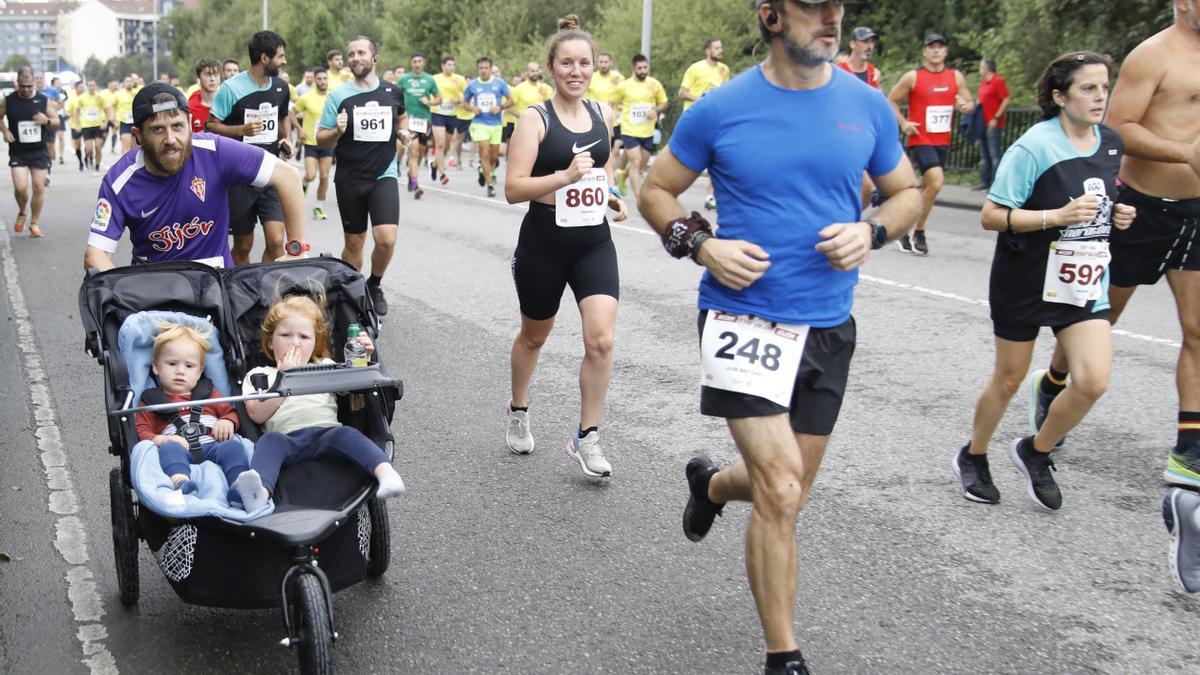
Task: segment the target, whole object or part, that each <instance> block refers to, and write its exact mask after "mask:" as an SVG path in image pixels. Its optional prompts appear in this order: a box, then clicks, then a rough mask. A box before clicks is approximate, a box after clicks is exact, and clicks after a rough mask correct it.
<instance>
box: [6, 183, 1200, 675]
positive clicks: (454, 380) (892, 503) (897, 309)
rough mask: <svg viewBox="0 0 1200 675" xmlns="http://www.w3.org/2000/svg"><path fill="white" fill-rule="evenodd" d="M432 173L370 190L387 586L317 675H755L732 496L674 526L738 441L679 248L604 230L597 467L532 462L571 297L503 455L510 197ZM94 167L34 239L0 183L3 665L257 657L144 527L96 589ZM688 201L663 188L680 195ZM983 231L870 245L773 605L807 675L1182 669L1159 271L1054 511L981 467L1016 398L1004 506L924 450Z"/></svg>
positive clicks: (559, 424)
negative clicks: (700, 345)
mask: <svg viewBox="0 0 1200 675" xmlns="http://www.w3.org/2000/svg"><path fill="white" fill-rule="evenodd" d="M426 178H427V177H426ZM452 178H453V182H452V184H451V186H450V188H449V189H448V190H441V189H436V190H435V189H430V190H428V191H427V192H426V195H425V197H424V198H423V199H422V200H420V201H415V202H414V201H413V200H412V199H411V197H410V196H409V195H408V194H407V193H403V192H402V193H401V199H402V209H401V210H402V214H401V220H402V224H401V230H400V246H399V253H398V255H397V257H396V260H395V261H394V263H393V265H392V267H391V269H390V270H389V272H388V275H387V278H386V280H385V286H386V289H387V292H388V296H389V298H390V299H391V306H392V310H391V314H390V315H389V316H388V317H387V322H386V324H385V326H384V334H383V338H382V339H381V340H380V349H381V350H382V351H381V356H382V359H383V360H384V362H385V363H387V364H388V367H389V368H390V369H391V370H392V372H394V373H397V374H399V375H400V376H401V377H403V379H404V380H405V384H406V396H405V398H404V400H403V401H402V402H401V403H400V405H399V407H398V409H397V414H396V419H395V422H394V424H393V428H394V430H395V432H396V433H397V436H398V459H397V467H398V469H399V471H400V472H401V474H402V475H403V476H404V477H405V480H406V482H407V484H408V489H409V491H408V494H407V495H405V496H403V497H401V498H399V499H396V500H393V501H391V502H389V509H390V515H391V522H392V566H391V569H390V571H389V572H388V574H387V575H386V577H385V578H383V579H382V580H380V581H377V582H367V583H363V584H361V585H359V586H356V587H354V588H352V589H348V590H346V591H343V592H341V593H338V594H337V595H336V597H335V608H336V618H337V623H338V626H337V628H338V630H339V632H340V634H341V636H342V639H341V640H339V642H338V643H337V646H336V649H335V656H336V663H337V666H338V668H339V670H341V671H342V672H414V673H432V672H439V673H440V672H461V671H486V672H520V673H533V672H536V673H542V672H545V673H559V672H714V673H752V672H756V671H757V670H759V669H760V668H761V650H762V645H761V637H760V629H759V625H758V620H757V616H756V614H755V611H754V605H753V601H752V599H751V597H750V593H749V590H748V587H747V584H746V581H745V576H744V570H743V553H742V551H743V532H744V528H745V524H746V520H747V517H748V514H749V507H748V505H740V504H735V505H732V506H730V507H729V508H728V509H726V512H725V517H724V518H722V519H720V520H719V521H718V522H717V524H716V525H715V527H714V529H713V531H712V533H711V534H710V535H709V537H708V538H707V539H706V540H705V541H704V542H702V543H700V544H692V543H690V542H688V541H686V540H685V539H684V537H683V536H682V533H681V531H680V525H679V517H680V512H681V509H682V507H683V504H684V503H685V501H686V488H685V483H684V481H683V466H684V463H685V462H686V461H687V459H688V458H689V457H691V456H692V455H693V454H695V453H696V452H698V451H704V452H707V453H709V454H710V455H712V456H713V457H714V459H716V460H717V461H718V462H719V463H722V464H724V463H728V462H730V461H732V460H733V459H734V457H735V455H736V451H735V450H734V448H733V446H732V443H731V441H730V439H729V437H728V434H727V432H726V431H725V430H724V427H723V424H722V423H721V422H719V421H717V420H712V419H708V418H704V417H702V416H700V414H699V412H698V405H697V379H698V373H697V358H696V336H695V291H696V285H697V280H698V278H699V269H698V268H697V267H696V266H694V265H692V264H691V263H687V262H679V261H674V260H672V259H671V258H670V257H668V256H666V255H665V254H664V253H663V251H662V249H661V246H660V245H659V243H658V241H657V239H656V238H655V237H653V236H649V235H648V233H647V228H646V226H645V224H644V223H643V222H642V221H640V220H639V219H638V218H637V217H636V216H635V217H633V218H631V220H630V221H628V222H627V223H624V224H622V226H621V227H616V228H614V230H613V237H614V240H615V242H616V246H617V249H618V252H619V255H620V265H621V276H622V297H621V311H620V318H619V322H618V327H617V346H616V364H615V368H614V374H613V381H612V388H611V391H610V394H609V398H608V408H607V412H606V418H605V423H604V425H603V429H602V434H603V442H604V447H605V451H606V454H607V455H608V457H609V459H610V461H611V462H612V464H613V466H614V475H613V477H612V479H611V480H609V481H603V482H599V481H593V480H589V479H586V478H585V477H584V476H583V475H581V474H580V472H579V471H578V468H577V467H575V465H573V464H572V463H569V461H568V459H567V458H566V456H565V454H564V452H563V447H564V445H565V443H566V441H567V438H568V437H569V436H568V434H569V433H570V432H571V430H572V429H573V428H574V425H575V423H576V421H577V420H576V415H577V407H578V402H577V401H578V389H577V384H576V382H577V373H578V367H579V360H580V357H581V355H582V343H581V337H580V326H579V319H578V313H577V312H576V311H575V310H574V308H573V307H572V306H571V305H572V303H570V302H569V296H568V298H567V299H566V301H564V304H563V310H562V312H561V313H560V315H559V324H558V326H557V327H556V329H555V332H554V334H553V335H552V336H551V338H550V341H549V342H548V344H547V346H546V348H545V350H544V354H543V356H542V360H541V364H540V365H539V368H538V371H537V374H536V376H535V380H534V385H533V395H532V408H531V414H532V420H533V430H534V433H535V436H536V438H537V442H538V449H537V451H536V452H535V453H534V454H533V455H531V456H528V457H518V456H515V455H512V454H511V453H509V452H508V450H507V449H506V448H505V446H504V440H503V409H504V405H505V403H506V401H507V396H508V353H509V348H510V345H511V340H512V337H513V335H514V334H515V332H516V329H517V327H518V324H519V316H518V310H517V302H516V297H515V293H514V291H513V288H512V283H511V277H510V273H509V260H510V257H511V254H512V249H513V246H514V244H515V242H516V237H517V232H518V228H519V225H520V221H521V217H522V214H523V208H521V207H514V206H509V205H506V204H504V203H502V201H501V200H499V199H493V200H488V199H486V198H484V197H482V190H481V189H480V188H478V187H477V186H476V185H475V182H474V176H473V175H472V174H470V173H468V172H452ZM98 182H99V177H98V176H93V175H91V174H90V173H89V174H86V175H82V174H79V173H78V172H76V171H75V170H74V169H73V168H72V167H71V166H70V165H68V166H66V167H56V168H55V172H54V182H53V185H52V186H51V188H50V193H49V194H50V198H49V200H48V204H47V206H46V212H45V215H44V217H43V219H42V222H43V226H44V227H45V229H46V232H47V236H46V237H45V238H44V239H41V240H32V239H29V238H28V236H27V235H24V234H22V235H14V234H12V232H11V223H12V220H13V217H14V215H15V207H14V204H13V201H12V198H11V192H10V182H9V180H8V178H7V177H4V178H0V220H2V221H3V227H4V229H5V230H7V234H4V235H0V252H2V253H3V256H2V257H3V265H4V272H5V276H4V278H0V283H3V285H4V292H3V293H0V305H3V310H4V315H5V318H6V320H5V321H3V322H0V378H3V379H2V381H3V382H5V383H6V386H5V387H4V389H3V393H0V477H2V479H0V514H2V515H0V551H3V552H5V553H6V554H8V556H9V557H10V560H9V561H0V672H12V673H24V672H53V673H71V672H83V671H86V670H91V671H92V672H114V671H117V670H119V671H123V672H127V673H133V672H222V671H224V672H232V671H239V672H287V671H289V670H292V669H294V668H295V657H294V654H292V653H290V652H288V651H287V650H285V649H283V648H281V647H279V646H277V645H276V643H277V641H278V640H279V639H280V638H281V637H283V629H282V626H281V624H280V622H279V619H278V615H277V612H275V611H233V610H219V609H207V608H200V607H193V606H188V605H185V604H183V603H182V602H181V601H180V600H179V599H178V598H177V597H176V596H175V595H174V593H173V592H172V591H171V589H170V588H169V586H168V584H167V583H166V581H165V579H163V577H162V575H161V574H160V573H159V571H158V570H157V566H156V563H155V562H154V559H153V557H152V556H151V555H150V553H149V551H148V550H147V549H145V548H144V547H143V551H142V555H141V575H142V597H141V601H140V604H139V606H138V607H137V608H136V609H134V610H127V609H125V608H123V607H122V606H121V605H120V603H119V602H118V600H117V585H116V577H115V572H114V569H113V554H112V547H111V544H110V541H111V528H110V524H109V505H108V488H107V474H108V471H109V469H110V468H111V467H113V466H115V465H116V462H115V459H114V458H113V457H111V456H109V455H108V453H107V452H106V446H107V439H106V434H105V431H104V422H103V410H102V405H103V403H102V398H101V370H100V368H99V366H98V365H97V364H96V363H95V361H93V360H91V359H90V358H89V357H87V356H86V354H85V353H84V352H83V349H82V339H81V338H82V330H81V325H80V322H79V318H78V316H77V306H76V291H77V288H78V284H79V282H80V279H81V272H80V258H81V254H82V250H83V246H84V242H85V241H86V238H87V231H88V223H89V220H90V215H91V212H92V209H93V207H94V203H95V194H96V187H97V185H98ZM330 192H331V194H330V200H329V206H330V207H331V208H330V216H331V219H330V220H329V221H328V222H312V223H310V239H311V240H312V241H313V242H314V245H315V248H316V249H317V250H320V251H329V252H333V253H337V252H338V251H340V239H341V235H340V232H339V228H338V226H337V224H336V223H337V222H339V221H338V218H337V215H336V208H335V203H334V199H333V195H332V190H331V191H330ZM702 199H703V191H702V189H701V188H699V187H697V188H694V189H693V190H692V191H691V192H689V193H688V194H687V196H686V199H685V205H687V206H689V207H690V208H699V207H700V202H701V200H702ZM993 241H994V238H993V235H990V234H988V233H985V232H983V231H982V230H981V229H980V227H979V224H978V214H977V213H975V212H971V211H968V210H962V209H951V208H941V207H939V208H938V209H937V210H936V211H935V213H934V215H933V218H932V221H931V225H930V245H931V247H932V249H933V253H932V254H931V255H930V256H929V257H928V258H918V257H914V256H911V255H907V254H903V253H900V252H899V251H897V250H896V249H895V248H894V247H890V248H888V249H886V250H884V251H881V252H878V253H877V254H874V255H873V256H872V258H871V260H870V261H869V263H868V264H867V266H866V268H865V269H864V271H863V281H862V283H861V284H860V286H859V289H858V295H857V302H856V309H855V315H856V317H857V320H858V326H859V345H858V350H857V354H856V356H855V360H854V364H853V370H852V373H851V380H850V389H849V392H848V395H847V399H846V403H845V407H844V408H843V411H842V416H841V420H840V422H839V425H838V428H837V431H836V432H835V435H834V438H833V441H832V443H831V446H830V449H829V452H828V454H827V457H826V460H825V463H824V465H823V467H822V472H821V475H820V477H819V478H818V481H817V485H816V488H815V490H814V492H813V495H812V498H811V500H810V503H809V507H808V509H807V510H806V511H805V512H804V513H803V514H802V515H801V518H800V521H799V526H798V535H797V536H798V541H799V543H800V550H801V567H800V570H799V573H798V579H799V586H800V601H799V603H798V605H797V610H796V621H795V624H796V630H797V633H798V635H799V637H800V640H801V644H802V646H803V649H804V651H805V654H806V656H807V657H808V659H809V662H810V665H811V666H812V668H813V669H814V671H815V672H896V671H900V672H922V673H924V672H968V671H969V672H976V671H997V672H1033V671H1044V672H1050V671H1056V672H1062V671H1072V672H1077V671H1103V672H1115V673H1120V672H1135V671H1136V672H1164V671H1172V670H1193V669H1194V668H1195V661H1194V656H1193V654H1194V639H1193V636H1194V632H1195V626H1196V621H1197V619H1198V618H1200V598H1192V597H1187V596H1185V595H1183V594H1181V593H1179V592H1178V591H1176V590H1175V588H1174V586H1173V584H1172V583H1171V582H1170V579H1169V574H1168V568H1167V558H1166V554H1167V537H1166V534H1165V531H1164V529H1163V526H1162V522H1161V518H1160V516H1159V501H1160V499H1161V497H1162V493H1163V484H1162V481H1161V470H1162V468H1163V466H1164V463H1165V459H1166V452H1167V450H1168V449H1169V447H1170V446H1171V445H1172V444H1173V442H1174V415H1175V405H1176V403H1175V401H1176V399H1175V390H1174V364H1175V359H1176V355H1177V351H1178V340H1179V330H1178V327H1177V324H1176V320H1175V312H1174V306H1173V303H1172V301H1171V298H1170V294H1169V291H1168V289H1167V288H1166V286H1165V284H1160V285H1159V286H1157V287H1153V288H1148V289H1142V290H1140V291H1138V293H1137V295H1136V296H1135V298H1134V300H1133V303H1132V305H1131V308H1130V309H1129V311H1128V313H1127V314H1126V316H1125V317H1124V318H1123V319H1122V322H1121V324H1120V326H1119V328H1120V329H1121V331H1122V333H1121V334H1118V335H1117V336H1116V337H1115V338H1114V340H1115V348H1116V367H1115V373H1114V376H1113V379H1112V385H1111V388H1110V390H1109V393H1108V394H1107V395H1106V396H1105V397H1104V398H1103V399H1102V400H1101V401H1100V403H1099V404H1098V405H1097V407H1096V409H1095V410H1094V411H1093V413H1092V414H1091V415H1090V416H1089V417H1088V418H1087V419H1086V420H1085V421H1084V423H1083V425H1082V426H1081V427H1080V428H1079V429H1078V430H1076V431H1075V432H1074V433H1073V434H1072V436H1071V439H1070V445H1069V446H1068V447H1067V448H1066V449H1064V450H1063V451H1062V452H1061V453H1059V454H1058V455H1057V457H1056V461H1057V464H1058V469H1059V470H1058V473H1057V478H1058V480H1059V483H1060V484H1061V486H1062V488H1063V493H1064V502H1065V503H1064V507H1063V509H1062V510H1061V511H1059V512H1057V513H1046V512H1044V511H1041V510H1040V509H1038V508H1036V507H1035V506H1034V505H1033V504H1032V503H1031V502H1030V501H1029V500H1028V498H1027V497H1025V495H1024V491H1023V488H1022V485H1021V482H1020V480H1019V477H1018V474H1017V472H1016V471H1015V470H1014V469H1013V468H1012V467H1011V465H1010V464H1009V462H1008V459H1007V446H1008V443H1009V441H1010V440H1011V439H1012V438H1014V437H1016V436H1018V435H1020V434H1022V433H1023V432H1024V429H1025V427H1026V417H1025V414H1026V413H1025V399H1024V396H1023V395H1022V396H1019V397H1018V398H1017V400H1016V401H1015V402H1014V406H1013V410H1012V411H1011V412H1010V414H1009V416H1008V417H1007V418H1006V419H1005V421H1004V423H1003V424H1002V426H1001V429H1000V431H999V433H998V435H997V438H996V440H995V442H994V444H993V446H992V450H993V451H994V454H993V471H994V473H995V476H996V479H997V483H998V486H999V488H1000V490H1001V491H1002V494H1003V501H1002V502H1001V504H999V505H997V506H985V505H979V504H972V503H969V502H967V501H965V500H964V499H963V498H962V497H961V495H960V491H959V488H958V483H957V480H956V479H955V477H954V474H953V472H952V470H951V465H950V462H951V458H952V457H953V455H954V453H955V451H956V450H957V448H958V447H959V446H960V445H961V444H962V443H963V442H964V441H965V439H966V437H967V435H968V433H969V425H970V420H971V415H972V410H973V405H974V400H975V398H976V396H977V395H978V392H979V389H980V388H981V387H982V386H983V383H984V381H985V380H986V378H987V376H988V374H989V372H990V369H991V365H992V338H991V325H990V321H989V319H988V312H987V307H986V306H985V305H984V304H983V303H982V302H981V301H982V300H984V299H986V297H987V290H986V288H987V275H988V266H989V261H990V259H991V251H992V247H993ZM127 255H128V252H127V247H125V246H123V247H122V250H121V251H120V252H119V253H118V259H127ZM22 303H23V305H22ZM22 306H24V307H27V318H25V317H26V312H24V311H23V310H22ZM1048 335H1049V333H1048V332H1046V333H1044V334H1043V337H1042V342H1041V343H1040V344H1039V347H1038V356H1037V358H1036V360H1035V364H1037V365H1042V364H1044V363H1045V362H1046V361H1047V359H1048V355H1049V347H1050V340H1049V338H1048ZM22 345H24V347H23V346H22ZM22 349H24V350H25V351H22ZM46 385H48V388H47V387H46ZM35 432H36V435H35ZM59 435H61V449H62V450H61V452H60V451H59V449H58V448H59V447H60V444H59V443H58V437H59ZM1189 663H1191V664H1192V665H1191V666H1189V665H1188V664H1189Z"/></svg>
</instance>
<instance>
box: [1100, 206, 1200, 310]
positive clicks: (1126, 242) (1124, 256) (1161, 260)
mask: <svg viewBox="0 0 1200 675" xmlns="http://www.w3.org/2000/svg"><path fill="white" fill-rule="evenodd" d="M1117 202H1118V203H1121V204H1129V205H1131V206H1133V207H1134V208H1136V209H1137V218H1135V219H1134V221H1133V226H1132V227H1130V228H1129V229H1128V230H1118V229H1117V228H1115V227H1114V228H1113V229H1112V234H1111V235H1109V238H1110V240H1111V241H1112V244H1111V251H1112V258H1113V259H1112V265H1111V266H1110V268H1109V270H1110V277H1109V281H1110V282H1111V283H1112V285H1113V286H1121V287H1124V288H1131V287H1133V286H1141V285H1146V286H1152V285H1154V284H1156V283H1158V280H1159V279H1161V278H1162V276H1163V275H1164V274H1166V273H1167V270H1190V271H1193V272H1194V271H1196V270H1200V199H1184V200H1179V201H1167V200H1164V199H1159V198H1158V197H1151V196H1149V195H1145V194H1142V193H1141V192H1138V191H1137V190H1134V189H1133V188H1131V187H1129V186H1128V185H1122V186H1121V189H1120V192H1118V193H1117Z"/></svg>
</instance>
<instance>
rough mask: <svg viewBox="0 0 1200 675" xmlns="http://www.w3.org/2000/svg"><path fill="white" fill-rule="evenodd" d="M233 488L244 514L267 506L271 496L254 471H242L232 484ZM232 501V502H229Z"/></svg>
mask: <svg viewBox="0 0 1200 675" xmlns="http://www.w3.org/2000/svg"><path fill="white" fill-rule="evenodd" d="M233 486H234V488H236V489H237V492H238V496H239V497H240V498H241V499H240V501H241V502H242V508H243V509H245V510H246V513H253V512H255V511H257V510H259V509H261V508H262V507H264V506H266V505H267V500H268V499H270V498H271V495H270V494H269V493H268V492H267V488H265V487H263V484H262V476H259V475H258V472H257V471H255V470H254V469H250V470H249V471H243V472H241V473H240V474H238V477H237V480H235V481H234V482H233ZM230 501H232V500H230Z"/></svg>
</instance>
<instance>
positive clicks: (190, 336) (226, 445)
mask: <svg viewBox="0 0 1200 675" xmlns="http://www.w3.org/2000/svg"><path fill="white" fill-rule="evenodd" d="M155 323H156V325H157V326H158V330H159V333H158V335H157V336H155V338H154V349H153V355H152V357H151V362H150V370H151V372H152V373H154V376H155V377H156V378H157V379H158V382H159V386H157V387H154V388H152V389H147V390H146V391H145V392H143V393H142V405H157V404H162V403H182V402H184V401H201V400H204V399H209V398H220V397H221V396H222V393H221V392H220V391H218V390H217V389H216V388H214V386H213V383H212V380H209V379H208V378H206V377H203V376H202V374H203V372H204V354H205V352H207V351H208V350H209V349H211V348H212V343H211V342H210V337H211V336H212V332H211V331H208V332H204V331H202V329H200V328H197V327H195V326H187V325H183V324H180V323H171V322H169V321H163V320H158V321H156V322H155ZM135 424H136V428H137V434H138V438H139V439H141V440H143V441H146V440H149V441H152V442H153V443H154V445H156V446H158V459H159V464H160V465H161V467H162V470H163V473H165V474H167V476H168V477H170V479H171V484H172V485H173V486H174V488H175V489H176V490H179V491H181V492H183V493H184V494H191V493H194V492H196V490H197V486H196V483H195V482H194V481H193V480H192V475H191V466H190V464H189V459H190V460H191V461H192V462H195V463H197V464H199V463H200V462H203V461H205V460H208V461H212V462H214V463H215V464H216V465H217V466H219V467H221V470H222V471H223V472H224V473H225V478H226V481H227V482H228V483H229V492H228V497H227V498H228V501H229V503H230V505H231V506H232V505H237V506H241V507H242V508H243V509H244V510H246V511H248V512H253V511H256V510H258V509H260V508H262V506H263V505H264V504H266V501H267V494H266V490H265V489H264V488H263V486H262V482H261V481H260V480H259V479H258V475H257V474H256V473H252V472H250V466H249V465H248V464H247V463H246V453H245V450H244V449H243V447H242V443H241V441H239V440H238V439H235V438H234V437H233V436H234V432H236V431H237V428H238V414H237V410H236V409H234V407H233V406H231V405H230V404H228V403H208V404H202V405H195V406H193V407H191V408H190V409H188V410H187V411H186V412H185V411H171V412H169V413H168V412H158V413H155V412H141V413H138V414H137V416H136V418H135Z"/></svg>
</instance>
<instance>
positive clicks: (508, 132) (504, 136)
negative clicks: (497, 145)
mask: <svg viewBox="0 0 1200 675" xmlns="http://www.w3.org/2000/svg"><path fill="white" fill-rule="evenodd" d="M516 130H517V125H516V124H515V123H513V122H509V123H508V124H505V125H504V131H501V132H500V142H501V143H507V142H508V139H510V138H512V135H513V132H514V131H516Z"/></svg>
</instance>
